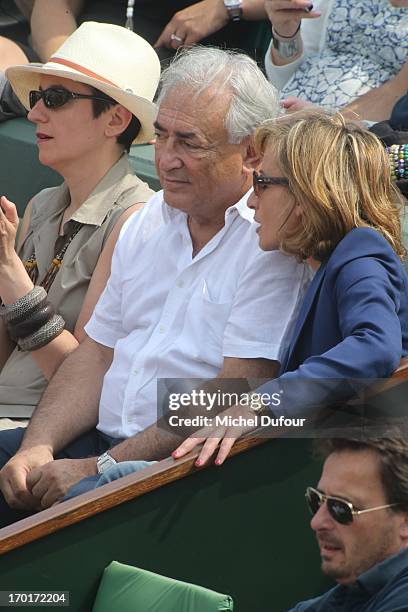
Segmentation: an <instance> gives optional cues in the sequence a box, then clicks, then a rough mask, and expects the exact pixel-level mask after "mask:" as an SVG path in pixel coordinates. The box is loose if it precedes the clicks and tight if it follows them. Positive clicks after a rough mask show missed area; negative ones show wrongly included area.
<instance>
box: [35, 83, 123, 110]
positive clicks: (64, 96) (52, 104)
mask: <svg viewBox="0 0 408 612" xmlns="http://www.w3.org/2000/svg"><path fill="white" fill-rule="evenodd" d="M80 99H86V100H101V101H103V102H108V103H109V104H116V102H114V101H112V102H111V101H110V100H109V99H108V98H102V97H100V96H92V95H87V94H79V93H74V92H73V91H68V89H65V88H64V87H48V89H43V90H41V91H37V90H34V89H33V90H32V91H30V93H29V102H30V108H34V106H35V105H36V104H37V102H39V101H40V100H42V101H43V102H44V106H46V107H47V108H60V107H61V106H64V104H66V103H67V102H70V101H71V100H80Z"/></svg>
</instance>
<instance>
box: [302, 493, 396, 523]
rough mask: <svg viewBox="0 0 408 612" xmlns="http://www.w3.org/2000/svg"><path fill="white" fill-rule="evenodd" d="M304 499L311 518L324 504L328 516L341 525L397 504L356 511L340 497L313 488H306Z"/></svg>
mask: <svg viewBox="0 0 408 612" xmlns="http://www.w3.org/2000/svg"><path fill="white" fill-rule="evenodd" d="M305 497H306V503H307V505H308V508H309V510H310V512H311V514H312V516H314V515H315V514H316V512H317V511H318V510H319V508H320V506H321V505H322V504H324V503H325V502H326V503H327V510H328V511H329V513H330V516H331V517H332V518H334V520H335V521H337V523H340V524H341V525H350V523H352V522H353V518H354V516H355V515H358V514H365V513H366V512H374V510H383V509H384V508H391V506H398V504H385V506H375V508H366V509H365V510H356V509H355V508H354V506H353V504H352V503H351V502H349V501H347V500H345V499H341V498H340V497H332V496H331V495H325V494H324V493H321V491H318V490H317V489H314V488H313V487H307V489H306V493H305Z"/></svg>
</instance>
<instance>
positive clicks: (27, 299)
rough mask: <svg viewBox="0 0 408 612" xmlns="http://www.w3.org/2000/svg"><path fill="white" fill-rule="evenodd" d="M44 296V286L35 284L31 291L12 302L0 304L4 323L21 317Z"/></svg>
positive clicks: (41, 300)
mask: <svg viewBox="0 0 408 612" xmlns="http://www.w3.org/2000/svg"><path fill="white" fill-rule="evenodd" d="M46 298H47V292H46V290H45V289H44V287H40V286H38V285H36V286H35V287H34V288H33V289H31V291H29V292H28V293H26V294H25V295H23V297H21V298H19V299H18V300H16V301H15V302H13V303H12V304H2V305H1V306H0V316H1V317H3V319H4V322H5V323H6V324H7V323H10V322H11V321H14V320H15V319H20V318H22V317H23V316H24V315H25V314H27V313H28V312H31V311H32V310H33V309H34V308H35V307H36V306H38V305H39V304H41V302H43V301H44V300H45V299H46Z"/></svg>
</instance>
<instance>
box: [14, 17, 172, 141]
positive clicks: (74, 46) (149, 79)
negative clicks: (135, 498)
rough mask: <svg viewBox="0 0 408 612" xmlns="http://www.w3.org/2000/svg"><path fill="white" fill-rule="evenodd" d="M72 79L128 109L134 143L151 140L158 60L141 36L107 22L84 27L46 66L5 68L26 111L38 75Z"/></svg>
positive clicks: (158, 69)
mask: <svg viewBox="0 0 408 612" xmlns="http://www.w3.org/2000/svg"><path fill="white" fill-rule="evenodd" d="M42 74H45V75H53V76H58V77H64V78H66V79H72V80H73V81H79V82H81V83H86V84H87V85H91V86H92V87H96V88H97V89H99V90H100V91H103V92H104V93H105V94H107V95H108V96H110V97H111V98H113V99H114V100H116V101H117V102H118V103H119V104H122V105H123V106H124V107H126V108H127V109H128V110H130V111H131V112H132V113H133V114H134V115H135V116H136V117H137V118H138V119H139V121H140V123H141V126H142V128H141V130H140V133H139V135H138V136H137V138H136V139H135V143H142V142H147V141H148V140H150V139H151V138H152V137H153V133H154V131H153V121H154V120H155V118H156V112H157V110H156V106H155V105H154V104H153V97H154V94H155V92H156V89H157V85H158V82H159V78H160V62H159V58H158V57H157V54H156V52H155V50H154V49H153V47H151V46H150V45H149V43H148V42H146V41H145V40H144V39H143V38H141V36H138V35H137V34H135V33H134V32H132V31H130V30H127V29H126V28H122V27H121V26H117V25H112V24H108V23H96V22H93V21H87V22H85V23H83V24H82V25H81V26H79V28H78V29H77V30H75V32H74V33H73V34H71V36H70V37H69V38H67V40H66V41H65V42H64V43H63V44H62V45H61V47H60V48H59V49H58V50H57V51H55V53H54V55H52V57H51V58H50V59H49V60H48V62H47V63H46V64H26V65H24V66H12V67H10V68H8V69H7V72H6V76H7V78H8V79H9V81H10V83H11V86H12V88H13V90H14V92H15V93H16V95H17V97H18V98H19V99H20V101H21V102H22V104H24V106H25V107H26V108H27V109H29V108H30V106H29V92H30V91H31V90H32V89H38V88H39V85H40V78H41V75H42Z"/></svg>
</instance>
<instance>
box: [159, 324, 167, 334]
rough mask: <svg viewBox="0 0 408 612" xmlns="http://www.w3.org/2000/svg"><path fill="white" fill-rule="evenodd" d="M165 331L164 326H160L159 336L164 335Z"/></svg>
mask: <svg viewBox="0 0 408 612" xmlns="http://www.w3.org/2000/svg"><path fill="white" fill-rule="evenodd" d="M165 331H166V328H165V327H164V325H160V327H159V332H160V333H161V334H164V332H165Z"/></svg>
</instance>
